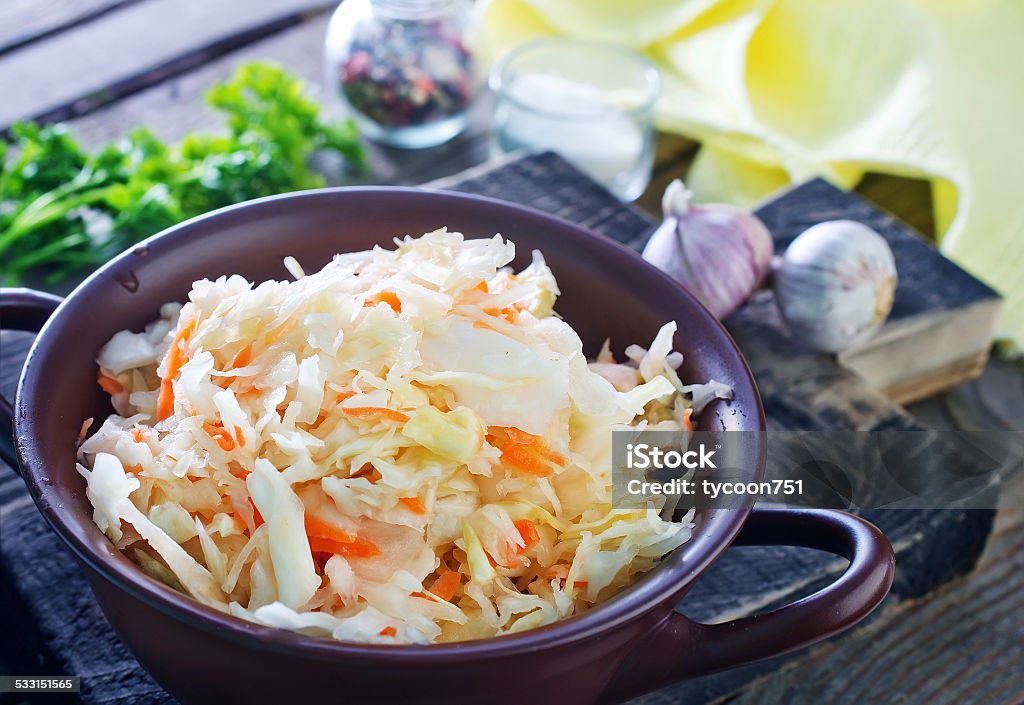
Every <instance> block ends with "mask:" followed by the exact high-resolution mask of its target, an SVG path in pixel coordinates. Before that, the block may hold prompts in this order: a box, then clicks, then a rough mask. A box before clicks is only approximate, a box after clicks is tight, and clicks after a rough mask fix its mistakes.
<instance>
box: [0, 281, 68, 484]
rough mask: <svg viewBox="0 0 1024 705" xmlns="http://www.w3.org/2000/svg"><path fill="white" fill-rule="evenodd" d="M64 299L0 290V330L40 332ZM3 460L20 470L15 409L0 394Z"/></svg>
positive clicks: (1, 455)
mask: <svg viewBox="0 0 1024 705" xmlns="http://www.w3.org/2000/svg"><path fill="white" fill-rule="evenodd" d="M60 302H61V298H60V297H59V296H54V295H53V294H46V293H44V292H42V291H35V290H33V289H0V328H2V329H4V330H24V331H29V332H32V333H37V332H39V329H40V328H42V327H43V324H44V323H46V321H47V319H49V318H50V314H52V313H53V312H54V311H55V310H56V309H57V306H59V305H60ZM0 460H3V461H4V462H5V463H7V464H8V465H10V466H11V467H12V468H14V470H15V472H20V470H19V469H18V459H17V456H16V454H15V452H14V407H13V406H11V402H9V401H8V400H7V399H6V397H4V396H3V395H2V394H0Z"/></svg>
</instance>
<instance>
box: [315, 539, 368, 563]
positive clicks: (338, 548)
mask: <svg viewBox="0 0 1024 705" xmlns="http://www.w3.org/2000/svg"><path fill="white" fill-rule="evenodd" d="M309 549H310V550H311V551H316V552H319V553H333V554H335V555H338V556H345V557H346V558H373V557H374V556H379V555H380V549H379V548H377V544H375V543H373V542H372V541H367V540H366V539H360V538H356V539H355V540H354V541H349V542H345V543H342V542H341V541H332V540H331V539H325V538H321V537H319V536H310V537H309Z"/></svg>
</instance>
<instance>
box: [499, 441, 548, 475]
mask: <svg viewBox="0 0 1024 705" xmlns="http://www.w3.org/2000/svg"><path fill="white" fill-rule="evenodd" d="M501 460H502V462H504V463H505V464H507V465H511V466H512V467H514V468H516V469H517V470H521V471H523V472H525V473H528V474H530V475H536V476H537V477H547V476H548V475H550V474H551V473H552V472H554V470H552V469H551V466H550V465H548V464H547V463H545V462H543V461H542V460H538V459H537V456H535V455H533V454H532V453H531V452H530V449H529V448H527V447H526V446H521V445H516V444H515V443H506V444H505V447H504V448H502V449H501Z"/></svg>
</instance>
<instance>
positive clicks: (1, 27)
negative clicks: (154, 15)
mask: <svg viewBox="0 0 1024 705" xmlns="http://www.w3.org/2000/svg"><path fill="white" fill-rule="evenodd" d="M138 1H139V0H48V1H47V2H40V0H4V2H3V3H0V55H2V54H6V53H8V52H10V51H13V50H15V49H19V48H21V47H23V46H25V45H27V44H30V43H32V42H35V41H39V40H40V39H43V38H44V37H49V36H52V35H54V34H57V33H58V32H61V31H64V30H66V29H69V28H71V27H74V26H75V25H78V24H82V23H83V22H89V21H91V20H94V19H97V18H98V17H102V16H103V15H104V14H106V13H108V12H113V11H114V10H117V9H120V8H122V7H125V6H126V5H130V4H131V3H133V2H138Z"/></svg>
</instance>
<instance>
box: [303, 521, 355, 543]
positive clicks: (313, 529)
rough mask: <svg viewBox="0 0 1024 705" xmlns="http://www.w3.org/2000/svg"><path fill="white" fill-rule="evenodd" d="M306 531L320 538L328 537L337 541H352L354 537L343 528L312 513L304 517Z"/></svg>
mask: <svg viewBox="0 0 1024 705" xmlns="http://www.w3.org/2000/svg"><path fill="white" fill-rule="evenodd" d="M305 525H306V533H307V534H309V535H310V536H315V537H317V538H321V539H330V540H331V541H337V542H338V543H352V542H353V541H355V540H356V537H355V536H353V535H352V534H350V533H348V532H347V531H345V530H344V529H342V528H340V527H338V526H336V525H334V524H331V523H330V522H327V521H324V520H323V519H321V518H319V517H315V516H313V515H312V514H307V515H306V519H305Z"/></svg>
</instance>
